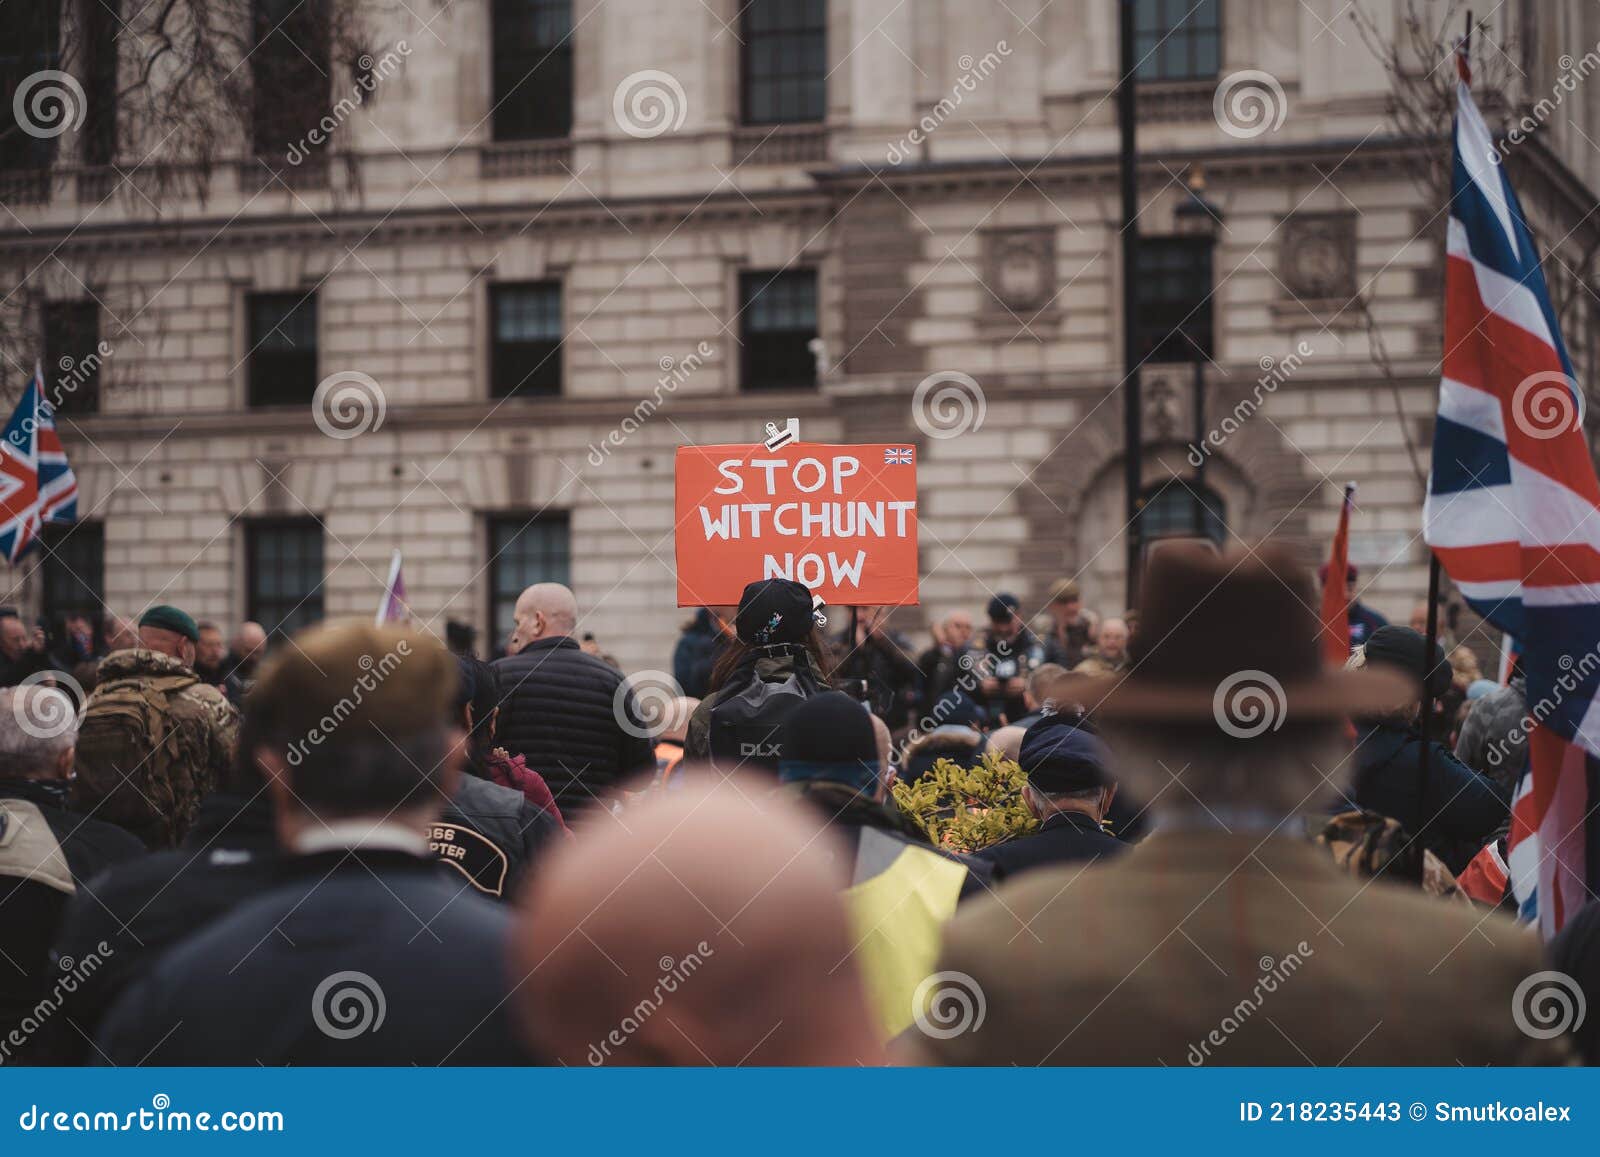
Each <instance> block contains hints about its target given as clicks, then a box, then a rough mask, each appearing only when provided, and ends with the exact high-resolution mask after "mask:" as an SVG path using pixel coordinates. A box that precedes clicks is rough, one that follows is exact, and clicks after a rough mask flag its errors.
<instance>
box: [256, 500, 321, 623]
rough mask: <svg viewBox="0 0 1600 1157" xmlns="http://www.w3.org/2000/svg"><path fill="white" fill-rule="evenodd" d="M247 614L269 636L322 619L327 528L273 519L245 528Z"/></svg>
mask: <svg viewBox="0 0 1600 1157" xmlns="http://www.w3.org/2000/svg"><path fill="white" fill-rule="evenodd" d="M245 576H246V577H245V585H246V593H245V614H246V616H247V617H249V618H251V619H253V620H255V621H256V622H258V623H260V624H261V625H262V626H263V627H265V628H266V631H267V634H268V635H269V636H277V635H279V634H282V635H292V634H294V633H295V632H296V631H299V630H302V629H304V628H306V627H309V626H310V625H311V624H312V623H315V622H318V621H320V620H321V618H322V580H323V573H322V523H321V521H319V520H318V519H316V518H271V519H260V520H257V521H253V522H247V523H245Z"/></svg>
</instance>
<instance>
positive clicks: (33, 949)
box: [0, 780, 144, 1064]
mask: <svg viewBox="0 0 1600 1157" xmlns="http://www.w3.org/2000/svg"><path fill="white" fill-rule="evenodd" d="M65 787H66V785H65V784H64V783H60V784H53V783H37V782H33V781H29V780H0V965H3V967H0V1045H3V1046H5V1048H4V1050H3V1051H0V1063H3V1062H5V1061H7V1060H10V1061H12V1062H22V1063H33V1064H43V1063H64V1062H68V1061H72V1060H74V1059H76V1056H77V1051H78V1046H79V1043H80V1042H81V1039H82V1038H81V1037H79V1036H78V1034H77V1033H76V1032H74V1031H73V1030H72V1027H71V1025H70V1024H69V1023H68V1020H69V1018H71V1017H72V1016H74V1015H76V1012H77V1009H78V1007H79V998H78V992H77V988H78V985H79V984H80V983H81V980H80V978H78V977H77V975H76V972H77V970H76V969H74V968H71V967H69V968H68V969H67V970H66V972H63V970H62V969H61V968H57V967H54V966H53V965H52V964H51V960H50V946H51V944H52V943H54V941H55V938H56V934H57V932H58V930H59V928H60V926H61V921H62V918H63V916H64V914H65V912H66V910H67V906H68V904H69V903H70V902H71V901H72V899H73V897H74V896H77V897H78V898H79V899H80V901H81V902H84V903H90V904H92V903H94V902H95V899H94V892H95V885H94V884H93V883H92V882H91V881H93V880H94V879H95V878H96V877H98V876H99V875H100V874H101V873H102V872H103V871H104V870H105V869H106V868H108V867H110V866H112V865H113V864H120V863H124V862H127V861H129V860H134V859H136V858H137V857H139V856H142V855H143V854H144V845H143V844H142V843H140V842H139V841H138V839H136V838H135V837H134V836H132V835H130V834H129V833H127V832H125V831H123V830H122V829H121V828H119V827H116V826H114V825H112V824H108V823H104V822H102V821H100V820H97V819H94V818H92V817H89V816H82V815H79V814H77V813H76V812H72V811H69V810H67V808H66V807H65V806H63V805H64V803H65V799H66V793H65ZM63 869H64V871H63ZM108 947H109V946H108ZM89 953H93V955H94V957H95V958H96V959H97V961H98V960H99V959H100V958H106V957H108V956H109V953H108V952H106V951H105V950H101V949H98V948H97V946H96V945H95V944H94V943H92V942H91V943H90V944H89V945H87V946H86V949H85V954H84V956H83V957H82V959H84V960H85V962H86V964H87V962H88V959H89V956H88V954H89ZM73 963H76V961H74V962H73ZM102 966H103V963H98V962H97V963H94V964H92V965H89V967H90V968H91V972H90V975H92V969H95V968H99V967H102ZM67 973H72V974H73V975H74V981H73V988H74V991H73V992H72V993H71V994H68V993H66V992H65V991H64V990H62V989H60V988H58V986H57V982H58V981H60V980H61V979H62V978H63V976H64V975H66V974H67ZM42 1000H50V1001H57V1000H59V1001H63V1002H64V1004H63V1008H62V1009H61V1010H52V1012H51V1014H50V1015H49V1016H43V1017H39V1018H37V1019H38V1020H39V1022H40V1023H39V1024H38V1026H36V1027H34V1028H33V1029H32V1030H31V1031H24V1032H23V1034H22V1035H23V1036H24V1037H25V1038H26V1039H25V1041H24V1043H23V1044H22V1045H20V1046H17V1049H18V1051H16V1052H12V1050H11V1044H10V1042H9V1037H10V1034H11V1032H12V1030H13V1029H14V1028H19V1027H25V1026H23V1023H22V1022H23V1021H24V1019H32V1018H31V1017H30V1014H31V1013H32V1012H33V1010H34V1009H35V1007H37V1006H38V1005H39V1004H40V1002H41V1001H42Z"/></svg>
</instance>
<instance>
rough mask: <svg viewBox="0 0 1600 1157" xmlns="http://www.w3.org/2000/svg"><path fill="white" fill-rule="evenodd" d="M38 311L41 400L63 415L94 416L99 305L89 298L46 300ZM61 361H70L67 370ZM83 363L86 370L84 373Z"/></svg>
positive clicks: (97, 398) (97, 402) (97, 385)
mask: <svg viewBox="0 0 1600 1157" xmlns="http://www.w3.org/2000/svg"><path fill="white" fill-rule="evenodd" d="M39 312H40V319H39V320H40V330H41V332H40V335H39V337H40V347H41V348H42V349H43V350H44V356H43V358H42V368H43V370H44V397H45V401H47V402H49V403H50V405H51V406H52V407H53V408H54V409H55V412H56V413H57V414H60V415H63V416H73V415H80V414H94V413H98V412H99V409H100V367H101V363H102V360H103V359H102V358H101V357H100V303H99V302H98V301H96V300H94V299H93V298H79V299H76V300H72V301H47V302H45V303H44V305H43V307H42V308H41V309H40V311H39ZM64 359H71V368H68V367H67V366H66V365H64V364H63V360H64ZM91 359H92V361H91ZM86 363H88V364H89V365H90V368H89V370H88V371H87V372H84V371H83V367H84V366H85V364H86Z"/></svg>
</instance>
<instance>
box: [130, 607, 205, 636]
mask: <svg viewBox="0 0 1600 1157" xmlns="http://www.w3.org/2000/svg"><path fill="white" fill-rule="evenodd" d="M139 625H140V626H141V627H160V628H161V629H162V630H163V631H172V632H174V633H175V634H179V635H182V636H183V637H184V638H185V639H188V640H189V641H190V642H191V643H198V642H199V641H200V628H199V627H197V626H195V625H194V619H192V618H191V617H190V616H189V615H188V614H186V613H185V612H183V611H180V610H179V609H178V608H177V607H169V606H167V605H166V604H165V603H162V604H161V605H160V606H158V607H151V608H150V609H149V610H148V611H146V612H145V613H144V614H142V615H140V616H139Z"/></svg>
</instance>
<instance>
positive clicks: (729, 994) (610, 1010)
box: [513, 772, 882, 1065]
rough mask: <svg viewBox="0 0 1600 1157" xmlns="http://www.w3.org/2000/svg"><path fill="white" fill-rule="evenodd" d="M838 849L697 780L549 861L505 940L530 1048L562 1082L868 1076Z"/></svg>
mask: <svg viewBox="0 0 1600 1157" xmlns="http://www.w3.org/2000/svg"><path fill="white" fill-rule="evenodd" d="M831 839H832V837H831V836H828V835H826V834H825V833H823V832H821V831H820V829H819V828H818V827H817V823H816V821H815V820H813V819H812V818H811V817H810V816H809V815H807V814H806V813H804V812H803V811H801V810H800V809H799V807H798V805H797V804H795V803H794V801H792V800H790V799H788V798H787V797H785V796H783V795H778V794H774V793H773V792H772V790H771V786H770V785H765V786H763V785H762V784H760V783H758V782H755V781H751V780H747V781H745V782H743V783H741V784H738V785H734V784H728V783H724V782H722V781H720V780H719V779H717V778H715V777H710V776H702V775H697V774H695V773H694V772H690V773H688V774H686V775H685V776H684V779H683V786H682V788H680V789H679V790H676V791H673V792H671V793H670V794H665V795H655V796H651V797H648V798H647V799H646V800H645V802H644V803H643V804H641V805H639V806H638V807H637V808H635V809H632V810H630V811H629V812H628V813H627V814H626V817H625V819H624V820H623V821H622V822H617V823H614V824H606V825H604V826H598V825H597V826H596V827H594V828H593V829H591V830H590V831H589V832H588V833H586V834H585V837H584V839H582V840H579V841H574V842H572V843H570V844H566V845H564V846H563V847H561V848H559V849H557V850H556V851H554V852H553V853H552V854H551V856H550V858H549V860H548V861H546V863H545V864H544V865H543V866H542V867H541V870H540V872H539V873H538V877H537V879H536V880H535V882H534V886H533V888H532V890H531V891H530V892H529V894H528V895H527V896H526V897H525V902H524V904H523V911H522V913H521V916H520V918H519V920H518V925H517V930H516V934H515V937H514V941H513V962H514V969H515V976H514V978H513V979H514V980H515V981H522V980H523V978H524V977H526V978H527V979H526V981H525V982H524V983H522V984H521V986H520V988H519V989H518V996H517V999H518V1001H519V1005H520V1013H521V1019H522V1023H523V1024H524V1026H525V1029H526V1031H527V1033H528V1035H529V1038H530V1040H531V1041H532V1043H533V1045H534V1047H535V1048H536V1049H538V1050H540V1051H541V1052H542V1053H544V1054H545V1055H547V1056H548V1057H549V1059H551V1060H552V1061H564V1062H566V1063H567V1064H572V1065H579V1064H590V1065H601V1064H620V1065H640V1064H657V1065H702V1064H715V1065H736V1064H740V1063H743V1064H747V1065H850V1064H856V1063H857V1062H861V1063H866V1064H875V1063H879V1062H880V1061H881V1060H882V1050H881V1048H880V1047H879V1045H878V1043H877V1037H876V1022H875V1020H874V1018H873V1017H872V1015H871V1013H870V1012H869V1011H868V1007H867V1000H866V995H865V992H864V990H863V988H862V983H861V978H860V975H859V973H858V972H857V971H856V966H855V961H854V959H853V958H852V955H851V952H852V947H853V940H852V937H851V935H850V931H849V928H848V925H847V923H846V919H845V912H844V908H843V905H842V902H841V900H840V898H839V895H838V893H839V890H840V889H841V888H843V887H844V886H845V885H846V884H847V883H848V881H847V880H845V879H844V878H843V877H842V876H841V875H840V874H839V869H838V868H837V867H836V866H835V863H834V859H833V858H830V855H829V853H830V852H831V851H833V850H834V849H833V848H832V846H831V844H829V843H828V842H827V841H829V840H831ZM843 858H844V857H839V859H841V860H842V859H843ZM734 865H736V866H737V870H732V871H730V870H729V869H730V866H734Z"/></svg>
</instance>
